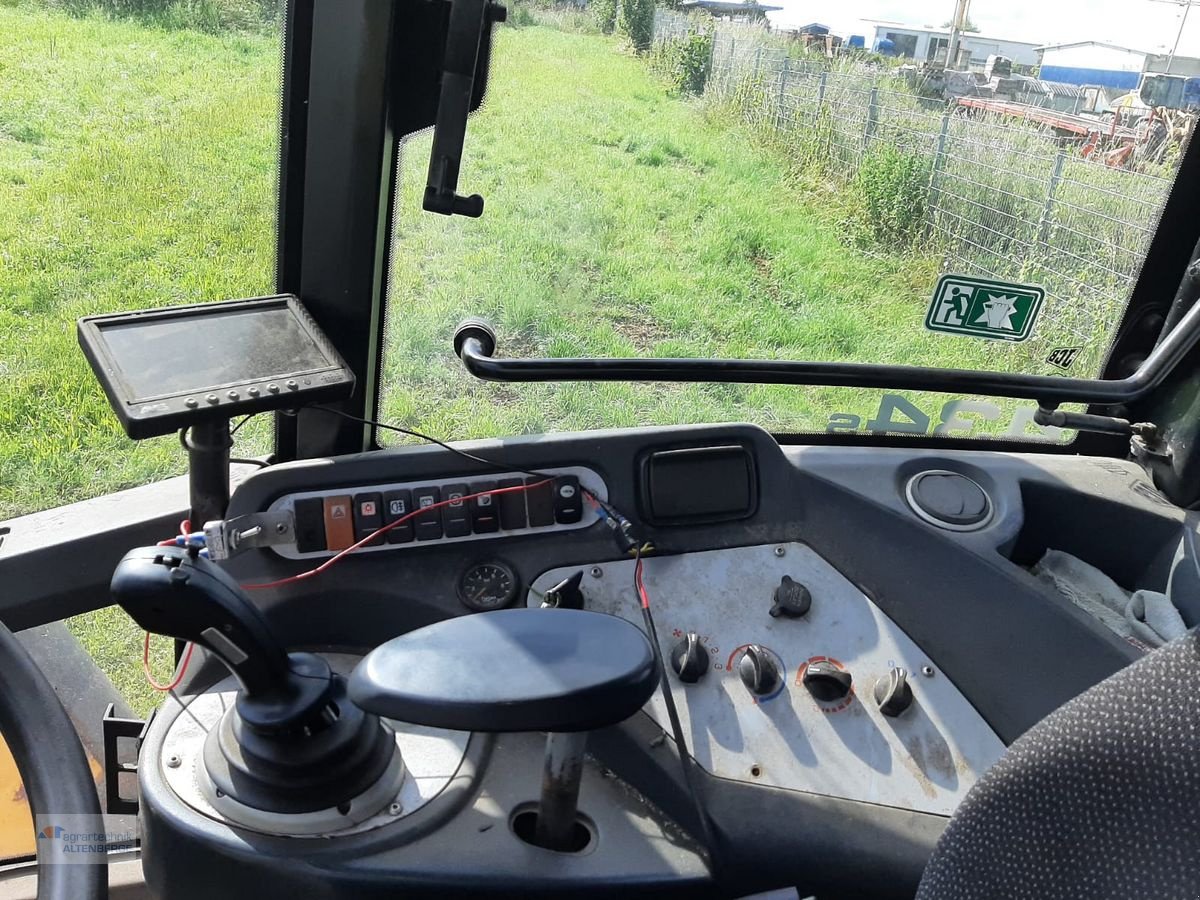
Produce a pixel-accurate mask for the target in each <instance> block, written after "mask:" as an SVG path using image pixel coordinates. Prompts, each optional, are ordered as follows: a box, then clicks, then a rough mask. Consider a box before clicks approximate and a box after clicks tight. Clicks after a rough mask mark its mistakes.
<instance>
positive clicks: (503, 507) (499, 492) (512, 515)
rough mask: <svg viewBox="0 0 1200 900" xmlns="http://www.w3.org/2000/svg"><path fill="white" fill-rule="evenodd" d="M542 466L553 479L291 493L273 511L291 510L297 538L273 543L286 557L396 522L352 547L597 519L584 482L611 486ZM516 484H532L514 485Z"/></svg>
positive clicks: (519, 477) (398, 545)
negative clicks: (287, 542)
mask: <svg viewBox="0 0 1200 900" xmlns="http://www.w3.org/2000/svg"><path fill="white" fill-rule="evenodd" d="M544 471H545V473H546V475H548V476H553V479H554V480H553V481H551V480H550V479H547V478H541V477H538V476H530V475H526V474H524V473H519V472H517V473H509V474H499V475H497V476H496V477H495V478H492V477H488V478H487V479H484V480H476V481H471V480H469V479H467V478H464V477H459V478H454V477H449V478H444V479H437V480H433V481H420V482H411V483H404V484H367V485H353V486H351V485H346V486H342V487H337V488H330V489H327V490H323V491H305V492H299V493H295V494H288V495H286V496H284V497H281V498H279V499H278V500H276V501H275V502H274V503H272V504H271V506H270V511H271V512H279V511H291V512H292V513H293V514H294V515H295V517H296V529H295V530H296V535H297V540H298V541H299V543H298V544H296V543H290V544H280V545H276V546H273V547H272V548H271V549H272V550H274V551H275V552H277V553H278V554H280V555H281V556H285V557H287V558H288V559H315V558H320V557H326V556H331V555H332V554H334V553H336V552H338V551H339V550H345V549H346V548H347V547H350V546H352V545H353V544H355V543H357V542H358V541H361V540H363V539H364V538H367V537H369V536H370V535H371V534H373V533H374V532H375V531H376V530H378V529H379V528H380V527H381V526H383V525H389V524H391V523H392V522H398V521H401V520H404V521H402V522H401V524H399V525H397V526H396V527H395V528H393V529H391V530H390V531H388V532H386V533H385V534H383V535H381V536H380V537H378V538H376V539H375V540H374V541H372V542H371V543H370V544H367V545H366V546H364V547H361V548H359V550H358V551H357V552H359V553H386V552H388V551H390V550H403V549H407V548H411V547H420V546H426V547H427V546H429V545H430V544H443V543H455V542H459V541H481V540H490V539H494V538H502V537H513V536H516V535H526V534H543V533H553V532H559V531H570V530H574V529H578V528H588V527H590V526H592V525H594V524H596V522H597V521H598V519H597V518H596V516H594V515H592V513H591V511H590V510H591V508H590V507H589V505H588V503H587V501H586V500H584V496H583V494H584V489H585V488H586V489H587V490H588V491H591V492H592V493H593V494H595V495H596V496H597V497H599V498H600V499H601V500H605V501H607V500H608V489H607V487H606V486H605V484H604V481H603V480H602V479H601V478H600V476H599V475H598V474H596V473H595V472H594V471H592V470H591V469H585V468H582V467H579V466H570V467H561V468H548V469H545V470H544ZM520 487H525V488H529V489H528V490H523V491H513V490H511V489H512V488H520ZM493 491H495V492H496V493H492V492H493ZM468 498H472V499H468ZM421 510H427V511H426V512H421Z"/></svg>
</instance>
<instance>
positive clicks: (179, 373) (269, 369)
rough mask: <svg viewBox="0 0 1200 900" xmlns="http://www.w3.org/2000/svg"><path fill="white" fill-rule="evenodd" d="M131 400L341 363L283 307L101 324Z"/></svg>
mask: <svg viewBox="0 0 1200 900" xmlns="http://www.w3.org/2000/svg"><path fill="white" fill-rule="evenodd" d="M100 333H101V335H102V336H103V340H104V343H105V344H106V345H107V349H108V354H109V356H110V358H111V359H112V360H113V361H114V362H115V363H116V365H117V367H118V370H119V371H118V373H117V374H118V375H119V377H120V378H121V379H122V380H123V381H124V382H125V384H126V385H127V386H128V388H129V392H130V394H131V395H132V398H133V401H132V402H140V401H142V400H146V399H149V398H151V397H167V396H175V395H178V394H185V393H199V392H203V391H206V390H209V389H213V388H218V387H221V386H224V385H232V384H243V383H245V382H249V381H266V380H268V379H271V378H282V377H286V376H291V375H295V374H297V373H301V372H312V371H314V370H317V369H324V368H328V367H330V366H334V365H337V362H336V361H334V360H332V359H330V358H329V357H328V356H327V355H326V353H325V352H324V351H323V350H322V349H321V347H320V346H319V345H318V344H317V343H316V342H315V341H314V340H313V338H312V335H310V334H309V333H308V331H307V330H305V328H304V327H303V325H301V324H300V322H299V321H297V319H296V317H295V315H293V313H292V311H291V310H289V309H288V308H287V307H285V306H281V307H277V308H267V309H249V310H240V311H236V312H224V313H222V314H220V315H205V314H203V313H197V314H195V315H187V316H180V317H177V318H164V319H158V320H153V319H151V320H148V321H140V322H139V321H126V322H121V323H114V324H111V325H101V326H100Z"/></svg>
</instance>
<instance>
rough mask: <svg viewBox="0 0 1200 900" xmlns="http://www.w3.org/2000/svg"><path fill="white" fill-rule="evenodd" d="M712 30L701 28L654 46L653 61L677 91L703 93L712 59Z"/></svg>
mask: <svg viewBox="0 0 1200 900" xmlns="http://www.w3.org/2000/svg"><path fill="white" fill-rule="evenodd" d="M712 51H713V32H712V29H711V28H702V29H699V30H697V31H694V32H692V33H691V34H688V35H686V36H684V37H682V38H679V39H676V40H669V41H659V42H658V43H656V44H655V45H654V50H653V53H652V54H651V64H652V65H653V67H654V68H655V70H656V71H657V72H658V73H659V74H660V75H662V76H663V78H665V79H666V81H667V83H668V84H669V85H670V86H671V88H672V89H673V90H674V91H675V92H676V93H683V94H703V93H704V85H705V83H706V82H707V81H708V67H709V63H710V62H711V60H712Z"/></svg>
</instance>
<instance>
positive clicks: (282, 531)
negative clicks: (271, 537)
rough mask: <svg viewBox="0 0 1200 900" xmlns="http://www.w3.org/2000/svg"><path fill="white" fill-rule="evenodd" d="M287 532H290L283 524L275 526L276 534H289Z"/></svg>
mask: <svg viewBox="0 0 1200 900" xmlns="http://www.w3.org/2000/svg"><path fill="white" fill-rule="evenodd" d="M287 530H288V527H287V525H286V524H284V523H283V522H277V523H276V524H275V533H276V534H287Z"/></svg>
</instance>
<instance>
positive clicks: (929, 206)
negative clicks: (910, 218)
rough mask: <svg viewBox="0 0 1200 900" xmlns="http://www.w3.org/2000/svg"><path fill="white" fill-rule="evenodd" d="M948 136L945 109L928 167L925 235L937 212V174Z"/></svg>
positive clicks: (948, 120) (940, 166) (931, 230)
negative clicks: (930, 164) (931, 160)
mask: <svg viewBox="0 0 1200 900" xmlns="http://www.w3.org/2000/svg"><path fill="white" fill-rule="evenodd" d="M949 136H950V110H948V109H947V110H946V111H945V112H944V113H943V114H942V130H941V132H940V133H939V134H938V142H937V149H936V150H935V151H934V153H933V165H932V166H930V168H929V200H928V201H927V203H926V209H925V217H926V219H927V220H928V221H927V222H926V229H925V235H926V237H928V236H929V235H930V234H932V233H933V225H934V222H933V219H934V216H935V215H936V214H937V208H938V204H939V203H940V202H941V196H940V189H939V187H938V175H939V174H941V171H942V164H943V162H944V160H945V158H946V141H947V139H948V138H949Z"/></svg>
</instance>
